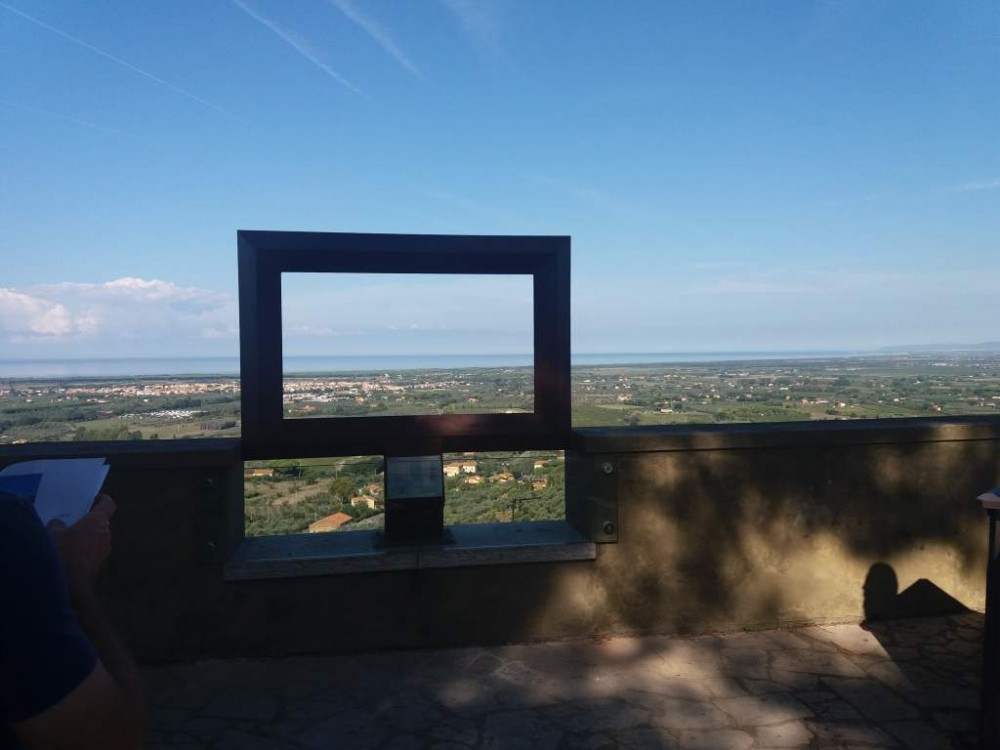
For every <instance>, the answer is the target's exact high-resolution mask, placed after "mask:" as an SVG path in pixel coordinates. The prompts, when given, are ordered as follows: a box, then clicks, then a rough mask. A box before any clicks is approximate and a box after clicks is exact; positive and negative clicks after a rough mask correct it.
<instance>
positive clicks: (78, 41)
mask: <svg viewBox="0 0 1000 750" xmlns="http://www.w3.org/2000/svg"><path fill="white" fill-rule="evenodd" d="M0 8H3V9H4V10H6V11H9V12H10V13H13V14H15V15H17V16H20V17H21V18H23V19H25V20H26V21H30V22H31V23H33V24H35V25H36V26H39V27H41V28H43V29H45V30H46V31H51V32H52V33H53V34H58V35H59V36H61V37H62V38H63V39H68V40H69V41H71V42H73V44H77V45H79V46H81V47H83V48H84V49H87V50H90V51H91V52H93V53H94V54H97V55H100V56H101V57H104V58H106V59H108V60H111V61H112V62H114V63H117V64H118V65H121V66H122V67H123V68H128V69H129V70H131V71H132V72H133V73H137V74H138V75H141V76H142V77H143V78H148V79H149V80H150V81H153V82H154V83H158V84H160V85H161V86H164V87H166V88H168V89H170V90H171V91H173V92H174V93H175V94H180V95H181V96H186V97H187V98H188V99H192V100H194V101H196V102H198V103H199V104H203V105H204V106H206V107H210V108H212V109H214V110H215V111H216V112H221V113H222V114H224V115H226V116H227V117H232V118H234V119H236V120H239V121H240V122H244V120H243V119H242V118H240V117H238V116H237V115H234V114H233V113H232V112H230V111H229V110H226V109H223V108H222V107H220V106H219V105H217V104H213V103H212V102H210V101H208V100H207V99H202V98H201V97H200V96H198V95H197V94H192V93H191V92H190V91H186V90H184V89H182V88H181V87H180V86H175V85H174V84H172V83H170V82H169V81H164V80H163V79H162V78H160V77H158V76H155V75H153V74H152V73H150V72H149V71H146V70H143V69H142V68H137V67H136V66H135V65H133V64H132V63H130V62H126V61H125V60H122V59H121V58H120V57H115V56H114V55H112V54H111V53H110V52H105V51H104V50H102V49H99V48H98V47H95V46H94V45H92V44H88V43H87V42H85V41H83V40H82V39H78V38H77V37H75V36H73V35H72V34H67V33H66V32H65V31H62V30H61V29H57V28H56V27H55V26H50V25H49V24H47V23H45V21H42V20H41V19H38V18H35V17H34V16H32V15H29V14H28V13H25V12H24V11H23V10H18V9H17V8H14V7H12V6H10V5H7V4H6V3H2V2H0Z"/></svg>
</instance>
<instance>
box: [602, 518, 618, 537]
mask: <svg viewBox="0 0 1000 750" xmlns="http://www.w3.org/2000/svg"><path fill="white" fill-rule="evenodd" d="M603 529H604V533H605V534H607V535H608V536H611V535H612V534H614V533H615V525H614V524H613V523H611V521H605V522H604V526H603Z"/></svg>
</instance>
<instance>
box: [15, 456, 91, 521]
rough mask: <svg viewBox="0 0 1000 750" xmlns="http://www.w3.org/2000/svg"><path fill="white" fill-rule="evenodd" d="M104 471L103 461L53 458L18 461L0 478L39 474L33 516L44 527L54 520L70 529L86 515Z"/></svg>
mask: <svg viewBox="0 0 1000 750" xmlns="http://www.w3.org/2000/svg"><path fill="white" fill-rule="evenodd" d="M108 468H109V467H108V465H107V464H106V463H105V460H104V459H103V458H55V459H43V460H39V461H22V462H21V463H19V464H13V465H12V466H8V467H7V468H6V469H4V470H3V471H0V476H17V475H20V474H41V476H42V479H41V482H40V483H39V485H38V493H37V494H36V495H35V512H36V513H37V514H38V517H39V518H40V519H42V523H43V524H45V525H48V524H49V522H50V521H54V520H57V519H58V520H59V521H62V522H63V523H64V524H66V525H67V526H72V525H73V524H75V523H76V522H77V521H79V520H80V519H81V518H83V517H84V516H85V515H87V512H88V511H89V510H90V506H91V505H93V503H94V498H95V497H97V493H98V492H100V491H101V485H103V484H104V478H105V477H106V476H107V475H108Z"/></svg>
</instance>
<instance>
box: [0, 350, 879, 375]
mask: <svg viewBox="0 0 1000 750" xmlns="http://www.w3.org/2000/svg"><path fill="white" fill-rule="evenodd" d="M863 354H865V353H864V352H852V351H753V352H738V351H732V352H607V353H596V354H594V353H592V354H573V356H572V364H573V366H574V367H587V366H598V365H653V364H678V363H684V362H689V363H694V362H746V361H761V360H775V359H781V360H784V359H825V358H829V357H849V356H861V355H863ZM867 354H869V355H870V354H871V352H868V353H867ZM531 365H532V356H531V355H530V354H427V355H425V354H416V355H376V356H368V355H364V356H362V355H359V356H339V357H322V356H310V357H295V356H289V357H286V358H285V360H284V371H285V373H286V374H308V373H344V372H390V371H398V370H425V369H455V368H465V367H468V368H504V367H530V366H531ZM239 373H240V360H239V357H121V358H107V359H0V378H8V379H9V378H22V379H43V378H95V377H113V378H125V377H155V376H160V375H164V376H184V375H189V376H199V377H205V376H211V375H220V376H236V375H239Z"/></svg>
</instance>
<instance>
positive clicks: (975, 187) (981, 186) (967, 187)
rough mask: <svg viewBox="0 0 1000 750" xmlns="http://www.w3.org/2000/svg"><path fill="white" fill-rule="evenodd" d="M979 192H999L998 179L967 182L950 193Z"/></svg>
mask: <svg viewBox="0 0 1000 750" xmlns="http://www.w3.org/2000/svg"><path fill="white" fill-rule="evenodd" d="M981 190H1000V177H996V178H994V179H992V180H982V181H980V182H967V183H965V184H964V185H956V186H955V187H954V188H952V191H953V192H956V193H974V192H979V191H981Z"/></svg>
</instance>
